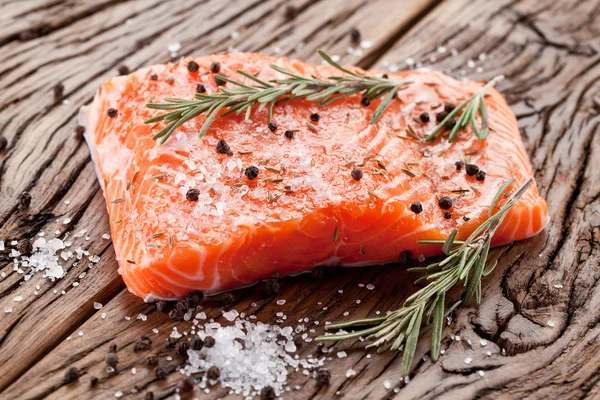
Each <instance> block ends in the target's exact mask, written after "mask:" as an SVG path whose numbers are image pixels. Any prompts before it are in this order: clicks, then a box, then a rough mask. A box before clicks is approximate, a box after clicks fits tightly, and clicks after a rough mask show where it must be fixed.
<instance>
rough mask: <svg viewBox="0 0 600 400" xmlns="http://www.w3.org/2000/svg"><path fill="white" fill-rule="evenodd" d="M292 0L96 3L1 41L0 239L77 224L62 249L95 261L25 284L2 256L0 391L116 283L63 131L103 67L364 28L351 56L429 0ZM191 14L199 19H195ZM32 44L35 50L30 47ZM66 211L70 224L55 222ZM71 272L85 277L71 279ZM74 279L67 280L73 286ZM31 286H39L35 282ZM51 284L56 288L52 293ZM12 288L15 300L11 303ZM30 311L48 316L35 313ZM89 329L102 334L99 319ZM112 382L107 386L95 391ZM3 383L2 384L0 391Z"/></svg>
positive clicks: (97, 204)
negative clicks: (23, 36)
mask: <svg viewBox="0 0 600 400" xmlns="http://www.w3.org/2000/svg"><path fill="white" fill-rule="evenodd" d="M294 4H295V6H296V7H298V9H299V10H300V14H299V15H298V16H297V17H296V18H295V19H293V20H291V21H287V22H286V20H285V17H284V7H283V2H282V1H254V2H250V1H247V2H243V3H241V6H238V7H225V6H223V5H222V3H221V2H218V1H204V2H196V3H193V2H185V3H182V2H164V1H163V2H159V1H156V2H154V3H149V2H127V3H124V4H116V5H114V7H109V8H105V9H102V10H99V11H98V12H96V13H94V14H93V15H90V16H89V18H83V19H82V20H81V21H75V22H73V23H72V24H71V25H69V26H68V27H66V28H65V29H61V28H58V29H56V30H54V31H52V32H50V33H49V34H47V35H45V36H42V37H40V38H39V39H33V40H30V41H27V42H15V41H12V42H9V43H7V44H6V45H5V46H4V47H3V50H5V54H6V55H7V57H6V61H5V62H3V63H2V64H0V70H2V71H4V73H3V74H1V75H0V87H1V88H2V90H0V105H1V108H0V109H1V110H2V113H3V115H5V116H6V121H7V122H6V124H5V125H4V126H3V129H2V134H3V135H5V136H6V137H7V138H8V140H9V147H8V149H7V150H6V152H5V153H4V154H2V176H1V177H0V178H1V179H0V188H1V189H2V190H1V196H0V220H1V221H2V225H1V226H0V237H2V238H8V239H18V238H21V237H32V236H34V235H35V234H36V233H37V231H38V230H41V229H43V230H44V231H46V232H48V233H50V232H54V231H55V230H59V231H61V234H62V233H63V232H66V231H74V232H77V231H79V230H80V229H88V234H89V236H90V237H91V238H93V239H92V240H91V241H84V240H83V239H80V240H78V241H76V242H75V244H74V246H78V245H80V242H81V244H85V247H86V248H89V249H90V252H91V253H92V254H102V255H103V257H102V259H101V261H100V263H99V264H98V265H97V266H95V267H93V268H91V269H88V268H87V263H81V265H77V266H68V274H67V276H66V277H65V278H63V279H62V280H60V281H57V282H56V283H55V284H51V283H49V282H45V281H44V280H43V279H41V278H40V277H35V278H33V279H32V280H31V281H29V282H27V284H26V285H25V284H24V285H19V279H20V276H18V275H17V274H16V273H13V272H12V264H11V263H10V260H9V259H7V258H5V259H4V260H3V261H2V265H4V267H3V268H2V272H5V274H6V277H5V278H2V280H0V293H2V298H1V299H0V309H3V308H4V307H5V306H11V307H12V308H13V312H12V313H9V314H1V315H0V326H2V327H6V328H4V329H3V330H2V331H0V334H1V336H0V341H1V342H0V343H1V347H0V366H1V367H0V388H2V387H6V386H7V385H9V384H10V383H11V382H13V381H14V380H15V379H16V378H18V377H19V376H20V375H21V374H22V373H23V372H24V371H26V370H27V369H28V368H29V367H30V366H31V365H33V364H34V363H35V362H36V361H37V360H38V359H39V357H40V356H43V355H44V354H46V353H47V352H49V351H51V350H52V348H53V347H54V346H55V345H56V343H58V342H59V341H62V340H64V338H65V337H67V336H68V335H69V334H71V333H72V332H76V331H78V330H79V329H82V330H84V332H87V331H89V330H88V328H87V323H84V324H83V325H82V326H81V328H78V327H79V326H80V325H81V324H82V323H83V322H84V321H86V320H87V319H88V318H90V316H92V315H93V316H94V317H97V316H98V313H96V314H94V313H95V311H96V310H94V309H93V306H92V305H93V303H94V302H95V301H98V302H101V303H103V304H105V303H107V302H108V301H109V299H110V298H111V297H112V296H114V294H115V293H116V292H118V291H119V290H122V288H123V284H122V282H121V280H120V278H119V277H118V275H117V273H116V271H115V269H116V268H115V264H116V263H115V262H114V260H113V257H114V256H113V254H112V248H110V247H109V245H108V243H106V241H103V240H101V239H99V238H100V236H101V235H102V233H104V232H108V230H109V226H108V221H107V219H106V217H105V216H104V212H103V211H102V210H103V209H104V206H103V199H102V197H101V194H100V193H99V191H98V186H97V183H96V181H95V176H94V173H93V167H92V164H91V162H90V159H89V155H88V154H89V153H88V151H87V149H86V147H85V145H84V144H83V142H82V141H81V140H80V138H77V137H76V136H75V135H74V134H73V128H74V122H73V121H74V116H75V115H76V111H77V109H78V108H79V106H81V105H82V104H85V103H86V102H88V101H89V100H90V98H91V95H92V93H93V92H94V90H95V89H96V88H97V87H98V86H99V85H100V84H101V82H102V81H104V80H105V79H106V78H107V77H109V76H111V75H114V74H115V73H116V68H117V67H118V66H119V65H120V64H126V65H128V66H129V67H130V68H137V67H139V66H141V65H146V64H148V63H153V62H164V61H166V60H167V59H168V58H169V55H168V52H167V51H166V49H167V45H168V44H169V43H172V42H174V41H179V42H181V43H182V49H181V51H180V52H179V54H181V55H183V54H191V53H193V54H203V53H209V52H215V51H221V50H225V49H228V48H229V47H231V46H235V47H237V48H239V49H249V50H250V49H252V50H254V49H256V50H265V49H267V48H268V46H270V45H272V44H273V43H275V42H276V41H278V40H280V39H281V38H285V39H286V40H285V41H282V42H281V45H280V47H281V53H284V54H291V55H295V54H297V53H299V52H301V51H302V50H303V49H300V48H296V47H295V45H294V44H295V43H299V42H301V41H303V40H306V41H310V40H312V38H314V37H319V38H321V37H322V36H321V33H320V32H326V33H327V36H328V37H330V38H331V40H334V39H335V42H332V43H327V42H323V43H315V44H314V45H313V49H314V47H316V46H324V47H325V48H327V49H329V48H331V49H339V50H336V51H340V52H342V51H343V52H345V48H346V47H347V46H348V45H349V43H350V40H349V37H348V32H349V30H350V28H351V27H352V26H356V27H358V28H359V29H361V30H363V31H364V32H375V34H373V35H372V36H371V35H370V36H369V39H370V40H372V42H373V47H371V48H369V49H365V50H364V51H363V54H362V55H360V56H358V55H357V56H354V57H346V60H347V62H349V63H355V62H361V60H367V59H369V58H374V57H376V55H377V54H378V52H380V51H382V49H383V48H385V46H387V45H388V43H389V41H390V40H391V39H393V38H395V37H396V36H397V35H399V34H401V33H402V32H403V31H404V30H406V26H407V25H410V24H411V23H412V21H413V20H414V19H415V18H418V17H419V15H420V14H421V13H423V12H425V11H426V10H428V9H429V8H430V6H431V4H433V2H421V1H411V2H407V3H406V5H405V7H404V8H403V9H402V10H397V12H396V14H395V15H392V14H393V13H390V12H388V11H389V8H390V5H391V4H392V2H391V1H390V0H379V1H378V2H366V1H356V0H355V1H340V0H332V1H328V2H315V1H299V2H296V3H294ZM128 20H129V22H127V21H128ZM199 20H200V21H205V22H206V23H203V24H202V26H200V27H199V26H198V23H197V21H199ZM258 22H260V23H258ZM107 27H108V28H107ZM225 27H226V28H225ZM375 27H377V29H375ZM233 31H238V32H240V33H241V34H240V36H239V38H237V39H234V38H232V37H231V32H233ZM256 32H260V33H258V34H257V33H256ZM265 32H268V33H269V35H266V34H265ZM74 34H76V36H74ZM317 34H318V35H317ZM174 38H176V39H174ZM40 47H41V48H43V49H44V50H43V51H40ZM305 51H306V50H305ZM363 62H364V61H363ZM59 81H61V82H63V84H64V86H65V96H66V98H67V99H68V100H69V103H68V104H62V103H61V102H60V101H58V102H57V101H55V99H53V97H52V90H51V89H52V87H53V86H54V84H55V83H57V82H59ZM40 94H42V96H40ZM22 166H27V168H22ZM23 190H29V191H30V193H31V194H32V196H33V201H32V205H31V207H30V208H29V209H25V210H22V209H19V208H18V207H17V206H16V199H17V198H18V195H19V193H21V192H22V191H23ZM66 199H68V200H70V202H71V203H70V204H69V205H68V206H67V205H66V204H65V203H64V200H66ZM66 217H69V218H71V222H70V223H69V224H66V225H65V224H63V220H64V218H66ZM82 272H86V273H87V275H86V277H85V278H83V279H80V278H78V276H79V275H80V274H81V273H82ZM74 282H78V283H79V285H78V286H77V287H73V286H72V285H73V283H74ZM38 284H39V285H40V289H39V290H36V289H35V286H36V285H38ZM54 290H56V291H57V292H56V293H54ZM62 290H65V291H66V294H64V295H61V292H62ZM34 291H37V292H38V295H37V296H34V295H33V292H34ZM16 296H21V297H22V298H23V299H24V301H22V302H18V303H15V302H14V301H13V299H14V297H16ZM123 299H126V300H123ZM122 301H126V302H127V303H128V304H129V303H131V302H133V301H132V298H131V296H126V294H125V293H123V294H121V295H120V296H119V297H117V298H116V299H115V302H116V303H115V304H116V305H115V306H114V307H116V308H117V309H121V308H122V307H123V306H124V304H122V303H121V302H122ZM134 303H135V304H138V303H139V301H138V302H134ZM110 304H111V305H112V304H113V302H111V303H110ZM138 305H139V304H138ZM74 310H77V312H74ZM40 314H43V315H49V316H51V318H44V319H43V320H42V321H40ZM94 317H92V318H94ZM92 321H93V319H90V321H89V323H92ZM163 323H164V322H163ZM91 332H94V330H91ZM98 333H101V335H102V336H104V337H105V338H106V337H107V332H106V329H105V325H104V326H102V329H101V330H100V331H99V332H98ZM116 333H117V331H115V333H114V334H116ZM138 334H139V332H138ZM84 337H85V338H86V341H87V340H89V345H90V346H91V347H90V348H95V347H97V346H98V343H97V342H96V341H95V339H93V338H94V337H95V336H94V335H93V334H92V335H89V336H87V335H86V336H84ZM88 338H89V339H88ZM102 340H104V339H102ZM63 343H64V345H68V344H70V343H74V342H71V341H64V342H63ZM57 350H58V349H57ZM71 351H72V349H69V352H71ZM102 351H104V349H102ZM16 353H18V354H19V356H18V359H19V361H18V362H17V363H15V362H11V360H15V359H16V356H15V354H16ZM51 354H54V352H52V353H51ZM77 354H81V353H79V352H78V353H77ZM77 357H78V356H74V358H73V360H75V359H77ZM103 357H104V356H103V355H102V357H100V360H102V358H103ZM44 359H45V360H46V359H48V360H49V358H48V357H45V358H44ZM60 362H61V363H63V361H62V360H61V361H60ZM96 364H98V362H97V361H96ZM66 365H67V364H65V365H64V366H66ZM37 368H38V367H37V366H35V367H34V369H32V371H31V372H30V373H32V374H35V373H36V371H38V369H37ZM42 368H43V365H42ZM50 369H53V367H50ZM53 371H54V372H53V373H54V375H55V377H59V378H60V377H61V376H62V373H63V371H62V370H60V369H59V370H56V369H53ZM45 376H46V375H45ZM59 380H60V379H59ZM26 381H27V379H26ZM44 382H45V383H44V384H42V385H36V387H29V386H28V385H23V384H22V383H18V384H17V385H16V386H18V387H19V389H17V390H18V391H23V392H22V393H21V394H20V395H19V396H23V397H25V398H27V397H39V396H41V395H44V394H50V393H52V395H53V396H54V395H56V396H59V397H60V396H62V394H55V393H54V392H53V390H55V389H57V390H58V387H54V385H56V382H55V381H53V380H52V379H50V378H47V379H44ZM31 383H32V382H31ZM126 383H127V382H126ZM112 385H113V383H112V382H110V383H108V384H107V388H108V387H111V386H112ZM16 386H15V385H13V387H16ZM12 391H13V389H9V390H8V391H7V392H6V393H9V394H10V393H11V392H12ZM73 395H75V394H73Z"/></svg>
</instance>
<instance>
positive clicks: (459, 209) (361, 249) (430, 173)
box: [81, 53, 548, 301]
mask: <svg viewBox="0 0 600 400" xmlns="http://www.w3.org/2000/svg"><path fill="white" fill-rule="evenodd" d="M192 60H193V61H195V62H196V63H197V64H198V66H199V68H198V70H197V71H193V72H191V71H190V70H189V69H188V68H187V64H188V63H189V62H190V61H192ZM214 61H217V62H219V63H220V73H221V74H224V75H225V76H227V77H230V78H233V79H236V80H239V81H241V82H245V83H248V84H252V82H251V81H250V80H249V79H247V78H245V77H244V76H242V75H240V74H238V73H237V72H236V71H237V70H244V71H246V72H248V73H250V74H253V75H255V76H257V77H259V78H260V79H262V80H264V81H268V80H271V79H283V78H284V77H285V76H284V75H282V74H281V73H279V72H277V71H274V70H273V69H271V68H270V67H269V64H276V65H278V66H280V67H283V68H285V69H288V70H290V71H293V72H295V73H297V74H300V75H304V76H311V75H314V76H317V77H320V78H323V79H326V78H327V77H329V76H337V75H340V71H338V70H336V69H335V68H333V67H331V66H329V65H327V66H325V65H313V64H308V63H303V62H300V61H294V60H288V59H286V58H271V57H267V56H264V55H261V54H250V53H234V54H219V55H212V56H208V57H203V58H194V59H191V58H190V59H183V60H181V61H180V62H178V63H173V64H167V65H154V66H152V67H148V68H142V69H140V70H137V71H135V72H133V73H131V74H129V75H127V76H119V77H115V78H111V79H109V80H108V81H107V82H106V83H104V85H102V87H101V88H100V89H99V91H98V93H97V94H96V96H95V98H94V100H93V102H92V103H91V105H89V106H87V107H86V108H85V109H84V110H82V113H81V118H82V123H83V124H84V126H85V131H86V140H87V141H88V143H89V146H90V149H91V153H92V157H93V160H94V163H95V165H96V169H97V172H98V177H99V180H100V183H101V185H102V189H103V190H104V197H105V199H106V204H107V208H108V213H109V216H110V226H111V231H112V232H111V233H112V240H113V244H114V249H115V253H116V257H117V260H118V262H119V272H120V273H121V275H122V276H123V279H124V281H125V283H126V284H127V286H128V288H129V290H130V291H131V292H133V293H134V294H136V295H138V296H140V297H143V298H144V299H146V300H147V301H149V300H156V299H176V298H181V297H182V296H184V295H185V294H186V293H189V292H191V291H196V290H199V291H202V292H205V293H207V294H210V293H217V292H221V291H226V290H230V289H234V288H238V287H242V286H248V285H250V284H252V283H254V282H256V281H258V280H261V279H266V278H270V277H271V276H272V275H273V274H274V273H275V272H277V273H278V274H279V275H282V276H283V275H289V274H294V273H298V272H301V271H306V270H310V269H311V268H314V267H315V266H332V265H336V266H337V265H341V266H368V265H375V264H383V263H393V262H397V261H398V260H399V259H400V258H402V259H403V260H406V259H407V258H417V257H420V256H431V255H435V254H440V253H441V247H440V246H431V245H423V244H418V243H417V241H418V240H420V239H444V238H446V237H447V236H448V235H449V234H450V233H451V232H452V230H453V229H455V228H457V229H458V232H459V233H458V236H457V238H458V239H464V238H466V237H468V235H469V234H470V233H472V232H473V230H474V229H476V228H477V227H478V226H479V225H480V224H481V223H482V222H483V221H485V220H486V218H487V215H488V208H489V205H490V204H491V203H492V200H493V198H494V196H495V194H496V193H497V191H498V189H499V188H500V186H501V185H502V184H503V183H504V182H505V181H506V180H508V179H511V178H514V179H515V183H514V184H513V186H512V187H511V189H513V190H514V189H515V188H516V187H518V186H519V185H521V184H522V183H523V182H525V181H526V180H527V179H528V178H529V177H531V176H532V175H533V172H532V168H531V165H530V161H529V158H528V155H527V153H526V151H525V148H524V146H523V142H522V140H521V137H520V134H519V129H518V127H517V121H516V118H515V116H514V115H513V113H512V112H511V110H510V108H509V107H508V105H507V103H506V101H505V100H504V98H503V97H502V95H501V94H500V93H499V92H497V91H496V90H493V89H492V90H489V91H488V92H487V93H488V94H487V96H486V98H485V101H486V104H487V110H488V113H489V127H490V134H489V137H488V138H487V139H486V140H479V139H477V138H476V137H475V135H474V134H473V131H472V130H471V127H469V128H468V129H465V130H462V131H460V133H459V135H458V137H457V138H456V140H454V141H453V142H452V143H449V142H448V140H447V138H445V137H444V135H443V134H442V135H440V137H439V138H437V139H435V140H433V141H429V142H425V141H421V140H418V137H419V136H425V135H427V133H428V132H431V131H432V130H433V129H434V128H435V126H436V124H437V122H436V114H437V113H439V112H441V111H442V110H443V109H444V106H445V104H446V103H448V102H452V103H454V104H459V103H461V102H462V101H464V100H466V99H467V98H469V97H470V96H472V95H473V93H475V92H476V91H477V90H478V89H480V88H481V87H482V83H478V82H461V81H457V80H455V79H453V78H451V77H448V76H446V75H443V74H441V73H438V72H434V71H403V72H398V73H390V74H388V75H389V78H390V79H398V80H407V81H411V82H412V84H410V85H408V86H407V87H405V88H403V89H402V90H400V91H398V95H397V98H396V99H393V100H392V101H391V103H390V105H389V106H388V108H387V109H386V111H385V112H384V113H383V115H382V116H381V118H380V119H379V120H378V121H377V123H375V124H370V120H371V116H372V115H373V112H374V111H375V109H376V108H377V106H378V104H379V100H376V101H373V102H371V104H369V105H364V104H362V103H361V95H360V94H356V95H350V96H347V97H343V98H341V99H338V100H336V101H334V102H332V103H330V104H328V105H326V106H324V107H319V106H318V105H317V104H316V103H315V102H310V101H307V100H304V99H298V100H292V101H282V102H279V103H277V104H276V105H275V107H274V109H273V122H274V123H275V124H276V129H274V131H273V129H272V128H274V126H271V129H269V127H268V124H267V120H268V118H267V109H264V110H261V111H258V110H257V109H256V108H255V109H254V110H253V112H252V114H251V116H250V119H249V120H246V119H245V117H244V115H240V116H237V115H235V114H229V115H227V116H224V117H222V118H216V119H215V121H214V122H213V124H212V125H211V127H210V129H209V130H208V132H207V133H206V135H205V136H204V137H202V138H199V137H198V132H199V131H200V129H201V127H202V124H203V123H204V121H205V116H204V115H200V116H198V117H197V118H194V119H192V120H190V121H188V122H186V123H185V124H183V125H182V126H181V127H180V128H178V129H177V130H176V131H175V132H174V133H173V135H172V136H171V137H170V138H169V139H168V140H167V141H166V143H164V144H162V145H161V144H159V143H158V142H157V141H155V140H153V139H152V136H153V134H154V133H156V132H157V131H158V130H160V129H161V128H162V127H163V126H164V125H163V124H162V123H158V124H155V125H151V124H144V120H146V119H148V118H151V117H153V116H155V115H157V112H158V111H157V110H151V109H149V108H147V107H146V104H147V103H148V102H162V100H163V99H164V98H168V97H179V98H183V99H192V98H193V96H194V94H195V92H196V89H197V86H198V84H199V83H200V84H202V85H204V87H205V88H206V91H207V93H215V92H218V91H219V87H218V86H217V85H216V84H215V76H214V73H213V72H211V69H210V66H211V64H212V63H213V62H214ZM192 69H194V68H192ZM354 71H357V72H359V73H364V74H374V75H381V74H382V72H379V71H362V70H360V69H358V68H354ZM227 85H228V86H231V84H230V83H228V84H227ZM110 109H113V110H110ZM109 110H110V112H109ZM422 113H428V114H429V116H430V120H429V121H428V122H423V121H422V119H421V118H420V115H421V114H422ZM109 114H110V115H109ZM313 114H318V120H317V117H315V116H314V115H313ZM311 116H312V117H311ZM478 118H479V117H478ZM423 119H426V118H423ZM479 122H480V123H481V121H479ZM286 131H293V135H290V134H288V135H287V136H286V135H285V132H286ZM289 136H292V137H291V138H289ZM219 140H225V141H226V142H227V144H228V145H229V148H230V150H231V151H230V154H229V155H228V154H222V153H219V152H217V150H216V147H217V143H218V142H219ZM459 161H461V162H463V165H464V164H467V163H468V164H474V165H477V166H478V167H479V169H481V170H483V171H485V179H484V180H478V179H477V177H476V176H472V175H468V174H467V173H466V171H465V167H462V168H460V169H458V168H457V165H456V163H457V162H459ZM250 166H255V167H257V168H258V176H257V177H256V178H255V179H248V177H247V176H246V175H245V174H244V171H245V169H246V168H248V167H250ZM459 166H460V164H459ZM355 168H357V169H360V170H361V171H362V173H363V175H362V179H360V180H355V179H354V178H353V176H352V170H353V169H355ZM357 175H358V174H357V173H355V176H356V177H357ZM480 175H481V174H480ZM480 179H481V176H480ZM190 189H196V190H197V191H198V193H197V197H198V199H197V200H189V199H188V198H187V196H186V195H187V193H188V191H189V190H190ZM444 196H447V197H449V198H450V199H451V200H452V205H451V207H450V208H449V209H442V207H440V205H439V199H440V198H442V197H444ZM414 202H419V203H421V206H422V212H420V213H418V214H417V213H415V212H413V211H411V204H413V203H414ZM500 203H502V201H501V202H500ZM547 221H548V215H547V206H546V202H545V201H544V199H543V198H541V197H540V196H539V195H538V192H537V189H536V187H535V185H534V186H532V188H530V189H529V190H528V191H527V192H526V193H525V195H524V196H523V197H522V198H521V200H520V201H519V202H518V204H517V205H516V206H515V207H514V208H513V209H511V210H510V212H509V213H508V215H507V217H506V218H505V219H504V222H503V223H502V225H501V226H500V228H499V229H498V231H497V232H496V234H495V236H494V238H493V245H499V244H504V243H508V242H512V241H514V240H520V239H525V238H528V237H530V236H532V235H535V234H536V233H538V232H540V231H541V230H542V229H543V228H544V226H545V225H546V223H547ZM408 256H410V257H408Z"/></svg>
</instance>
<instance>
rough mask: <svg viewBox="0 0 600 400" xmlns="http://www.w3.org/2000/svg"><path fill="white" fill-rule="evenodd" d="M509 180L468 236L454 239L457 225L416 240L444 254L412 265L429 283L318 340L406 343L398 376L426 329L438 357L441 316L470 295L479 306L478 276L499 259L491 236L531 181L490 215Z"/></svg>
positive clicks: (385, 346)
mask: <svg viewBox="0 0 600 400" xmlns="http://www.w3.org/2000/svg"><path fill="white" fill-rule="evenodd" d="M513 182H514V179H511V180H508V181H506V182H505V183H504V184H503V185H502V186H501V187H500V189H499V190H498V193H497V194H496V196H495V197H494V200H493V201H492V204H491V205H490V209H489V218H488V219H487V220H486V221H485V222H483V223H482V224H481V225H480V226H479V227H478V228H477V229H475V231H473V233H472V234H471V235H470V236H469V237H468V239H467V240H465V241H459V240H456V235H457V233H458V231H457V230H456V229H455V230H454V231H452V233H451V234H450V235H449V236H448V238H447V239H446V240H421V241H419V243H421V244H432V245H442V251H443V252H444V254H445V255H446V258H445V259H444V260H443V261H440V262H436V263H433V264H430V265H429V266H427V267H421V268H412V269H411V271H417V272H422V273H424V275H423V276H422V277H421V278H420V279H418V280H417V282H416V283H418V282H430V283H429V284H428V285H427V286H425V287H423V288H422V289H420V290H418V291H417V292H415V293H414V294H413V295H411V296H410V297H409V298H408V299H406V301H405V302H404V304H403V306H402V308H400V309H398V310H396V311H393V312H391V313H389V314H388V315H387V316H385V317H380V318H367V319H361V320H356V321H348V322H340V323H334V324H329V325H327V326H326V329H329V330H331V329H348V328H354V327H362V328H361V329H360V330H357V331H351V332H349V333H345V332H343V333H337V334H332V335H324V336H319V337H318V338H317V340H335V341H337V340H345V339H350V338H355V337H359V336H363V337H366V339H367V340H369V341H371V342H372V343H371V344H369V346H367V347H379V349H380V350H385V349H391V350H401V346H402V345H404V349H403V351H404V354H403V357H402V374H403V375H408V373H409V372H410V367H411V364H412V361H413V358H414V355H415V350H416V346H417V342H418V340H419V337H420V336H421V334H422V333H423V332H424V331H426V330H428V329H431V330H432V335H431V358H432V359H433V360H434V361H436V360H437V358H438V357H439V354H440V346H441V342H442V330H443V325H444V318H445V317H446V316H447V315H449V314H450V313H451V312H452V311H453V310H454V309H455V308H456V307H458V306H459V305H460V304H461V303H462V302H465V301H467V300H469V299H471V298H475V301H476V302H477V304H479V302H480V298H481V279H482V277H483V276H486V275H488V274H489V273H490V272H491V271H492V270H493V269H494V267H495V266H496V263H497V260H494V261H490V262H488V261H487V258H488V252H489V250H490V246H491V241H492V237H493V236H494V233H495V232H496V229H498V227H499V226H500V224H501V223H502V220H503V219H504V217H505V216H506V214H507V213H508V211H509V210H510V209H511V208H512V207H513V206H514V205H515V204H516V203H517V202H518V201H519V199H520V197H521V196H522V195H523V193H525V192H526V191H527V189H528V188H529V186H531V184H532V183H533V179H531V178H530V179H529V180H528V181H527V182H525V183H524V184H523V185H522V186H521V187H520V188H519V189H518V190H517V191H516V192H515V193H514V194H513V195H512V197H511V198H510V199H509V200H508V201H507V202H506V203H505V204H504V205H503V206H502V207H501V208H500V209H499V210H498V212H496V213H495V214H493V210H494V209H495V208H496V206H497V204H498V202H499V201H500V199H501V198H502V195H503V194H504V192H505V191H506V190H507V189H508V187H509V186H510V185H511V184H512V183H513ZM486 265H487V268H486ZM459 281H462V282H464V286H465V290H464V292H463V293H462V296H461V299H460V300H459V301H457V302H456V303H454V304H453V305H452V306H451V307H450V308H449V309H447V310H446V309H445V305H444V303H445V300H446V293H447V292H448V291H449V290H450V289H451V288H453V287H455V286H456V285H457V284H458V282H459Z"/></svg>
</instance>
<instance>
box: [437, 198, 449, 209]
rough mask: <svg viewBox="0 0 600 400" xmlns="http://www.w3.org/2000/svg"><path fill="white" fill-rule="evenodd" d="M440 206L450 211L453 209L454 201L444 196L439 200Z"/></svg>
mask: <svg viewBox="0 0 600 400" xmlns="http://www.w3.org/2000/svg"><path fill="white" fill-rule="evenodd" d="M438 205H439V206H440V208H441V209H442V210H449V209H450V208H451V207H452V199H451V198H450V197H448V196H444V197H442V198H440V199H439V200H438Z"/></svg>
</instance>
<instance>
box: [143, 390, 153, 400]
mask: <svg viewBox="0 0 600 400" xmlns="http://www.w3.org/2000/svg"><path fill="white" fill-rule="evenodd" d="M144 400H154V392H146V397H144Z"/></svg>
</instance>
